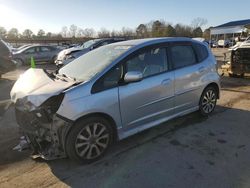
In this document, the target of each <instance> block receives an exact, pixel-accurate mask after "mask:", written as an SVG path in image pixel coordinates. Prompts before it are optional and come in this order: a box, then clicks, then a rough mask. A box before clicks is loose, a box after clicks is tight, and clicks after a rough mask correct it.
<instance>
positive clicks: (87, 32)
mask: <svg viewBox="0 0 250 188" xmlns="http://www.w3.org/2000/svg"><path fill="white" fill-rule="evenodd" d="M83 35H84V36H85V37H86V38H91V37H94V35H95V30H94V29H92V28H86V29H84V30H83Z"/></svg>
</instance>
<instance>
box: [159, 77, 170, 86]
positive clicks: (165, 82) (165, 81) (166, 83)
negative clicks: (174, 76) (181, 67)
mask: <svg viewBox="0 0 250 188" xmlns="http://www.w3.org/2000/svg"><path fill="white" fill-rule="evenodd" d="M170 83H171V79H170V78H168V79H165V80H163V81H162V82H161V85H164V86H167V85H169V84H170Z"/></svg>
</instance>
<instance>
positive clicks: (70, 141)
mask: <svg viewBox="0 0 250 188" xmlns="http://www.w3.org/2000/svg"><path fill="white" fill-rule="evenodd" d="M93 122H98V123H102V124H103V125H104V126H105V127H106V128H107V131H108V132H109V134H110V139H109V143H108V146H107V148H106V149H105V150H104V152H103V153H102V154H101V155H100V156H98V157H96V158H94V159H83V158H81V157H80V156H79V155H78V154H77V152H76V150H75V141H76V137H77V135H78V133H79V132H80V131H81V130H82V129H83V128H84V127H85V126H87V125H88V124H90V123H93ZM72 126H73V127H72V128H71V130H70V132H69V134H68V135H67V137H66V142H65V150H66V154H67V156H68V157H69V158H70V159H71V160H73V161H76V162H80V163H82V164H89V163H92V162H94V161H97V160H98V159H100V158H101V157H103V155H104V154H105V153H106V152H107V150H108V149H109V147H110V145H111V143H112V142H113V139H114V135H113V131H112V127H111V125H110V122H109V121H107V120H106V119H105V118H102V117H90V118H86V119H82V120H79V121H77V122H76V123H75V124H73V125H72Z"/></svg>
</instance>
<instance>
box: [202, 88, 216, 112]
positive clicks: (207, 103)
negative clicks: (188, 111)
mask: <svg viewBox="0 0 250 188" xmlns="http://www.w3.org/2000/svg"><path fill="white" fill-rule="evenodd" d="M217 99H218V92H217V90H216V89H215V88H214V87H211V86H210V87H207V88H206V89H205V90H204V91H203V93H202V95H201V99H200V104H199V108H200V113H201V114H202V115H204V116H208V115H209V114H211V113H212V112H213V111H214V108H215V106H216V102H217Z"/></svg>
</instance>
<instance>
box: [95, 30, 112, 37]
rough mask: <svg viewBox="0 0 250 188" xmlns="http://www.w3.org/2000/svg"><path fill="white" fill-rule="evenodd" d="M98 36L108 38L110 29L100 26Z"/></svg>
mask: <svg viewBox="0 0 250 188" xmlns="http://www.w3.org/2000/svg"><path fill="white" fill-rule="evenodd" d="M98 37H99V38H108V37H110V31H109V30H107V29H105V28H101V29H100V31H98Z"/></svg>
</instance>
